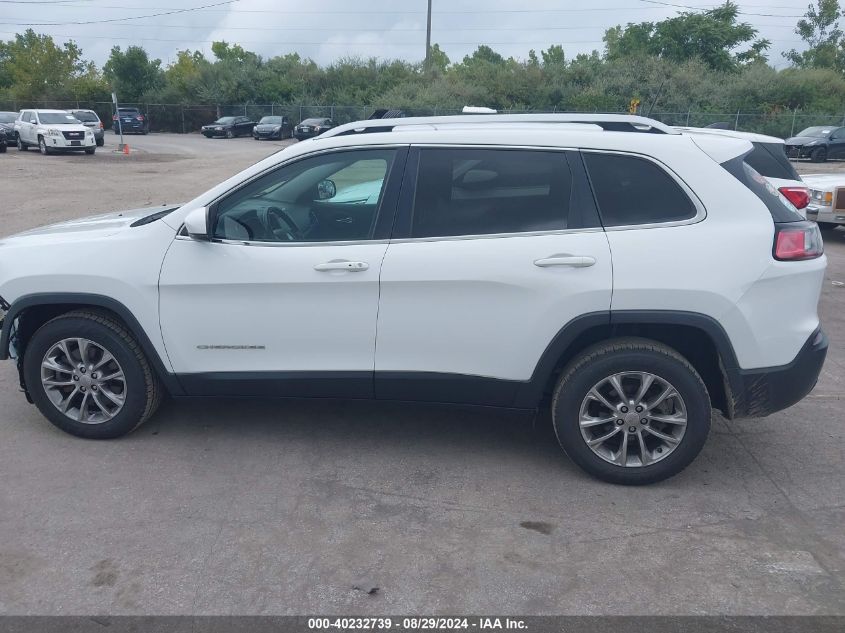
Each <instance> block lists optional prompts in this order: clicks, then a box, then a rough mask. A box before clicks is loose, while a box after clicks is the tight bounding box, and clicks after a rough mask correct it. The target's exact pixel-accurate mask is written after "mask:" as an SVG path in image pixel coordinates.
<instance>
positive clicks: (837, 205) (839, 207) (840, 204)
mask: <svg viewBox="0 0 845 633" xmlns="http://www.w3.org/2000/svg"><path fill="white" fill-rule="evenodd" d="M833 208H834V210H836V211H845V187H840V188H839V189H837V190H836V193H835V194H834V196H833Z"/></svg>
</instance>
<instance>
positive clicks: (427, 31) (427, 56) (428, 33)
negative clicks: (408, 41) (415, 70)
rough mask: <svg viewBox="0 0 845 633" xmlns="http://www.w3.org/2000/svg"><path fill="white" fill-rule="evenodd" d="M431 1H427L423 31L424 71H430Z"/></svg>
mask: <svg viewBox="0 0 845 633" xmlns="http://www.w3.org/2000/svg"><path fill="white" fill-rule="evenodd" d="M431 1H432V0H428V22H427V24H426V29H425V70H426V72H428V71H429V70H431Z"/></svg>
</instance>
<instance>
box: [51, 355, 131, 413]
mask: <svg viewBox="0 0 845 633" xmlns="http://www.w3.org/2000/svg"><path fill="white" fill-rule="evenodd" d="M41 385H42V387H43V389H44V393H45V394H46V395H47V398H48V399H49V400H50V402H52V403H53V406H55V407H56V408H57V409H58V410H59V411H60V412H61V413H63V414H64V415H65V416H67V417H68V418H70V419H71V420H75V421H77V422H82V423H83V424H101V423H103V422H107V421H109V420H111V419H112V418H113V417H114V416H115V415H117V414H118V413H119V412H120V410H121V409H122V408H123V405H124V403H125V401H126V376H125V375H124V373H123V369H122V368H121V366H120V363H118V362H117V359H116V358H115V357H114V355H112V354H111V352H109V351H108V350H107V349H106V348H105V347H103V346H102V345H100V344H99V343H95V342H94V341H91V340H89V339H85V338H66V339H62V340H60V341H58V342H57V343H55V344H54V345H53V346H52V347H50V349H48V350H47V353H46V354H45V355H44V358H43V360H42V361H41Z"/></svg>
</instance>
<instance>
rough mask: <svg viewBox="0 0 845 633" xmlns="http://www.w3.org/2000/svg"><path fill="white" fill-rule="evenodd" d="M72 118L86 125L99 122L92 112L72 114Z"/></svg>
mask: <svg viewBox="0 0 845 633" xmlns="http://www.w3.org/2000/svg"><path fill="white" fill-rule="evenodd" d="M73 116H75V117H76V118H77V119H79V120H80V121H85V122H88V123H96V122H97V121H99V120H100V119H98V118H97V115H96V114H94V113H93V112H74V113H73Z"/></svg>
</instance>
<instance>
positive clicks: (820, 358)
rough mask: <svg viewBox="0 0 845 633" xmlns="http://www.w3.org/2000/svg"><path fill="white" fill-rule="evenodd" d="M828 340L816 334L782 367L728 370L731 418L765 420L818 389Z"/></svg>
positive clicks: (818, 333)
mask: <svg viewBox="0 0 845 633" xmlns="http://www.w3.org/2000/svg"><path fill="white" fill-rule="evenodd" d="M827 346H828V342H827V337H826V336H825V334H824V332H822V330H821V328H819V329H818V330H816V331H815V332H813V334H812V335H811V336H810V338H809V339H807V342H806V343H804V346H803V347H802V348H801V351H799V352H798V355H797V356H796V357H795V359H794V360H793V361H792V362H791V363H789V364H787V365H781V366H780V367H766V368H762V369H738V368H725V377H726V379H727V382H728V384H727V387H728V390H729V401H730V402H729V407H730V409H731V410H730V411H729V412H727V414H728V417H730V418H753V417H763V416H766V415H769V414H770V413H774V412H775V411H780V410H782V409H786V408H787V407H791V406H792V405H793V404H795V403H796V402H798V401H799V400H801V399H802V398H803V397H804V396H806V395H807V394H808V393H810V391H812V389H813V387H815V386H816V382H817V381H818V378H819V374H820V373H821V370H822V366H823V365H824V359H825V356H826V355H827Z"/></svg>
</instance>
